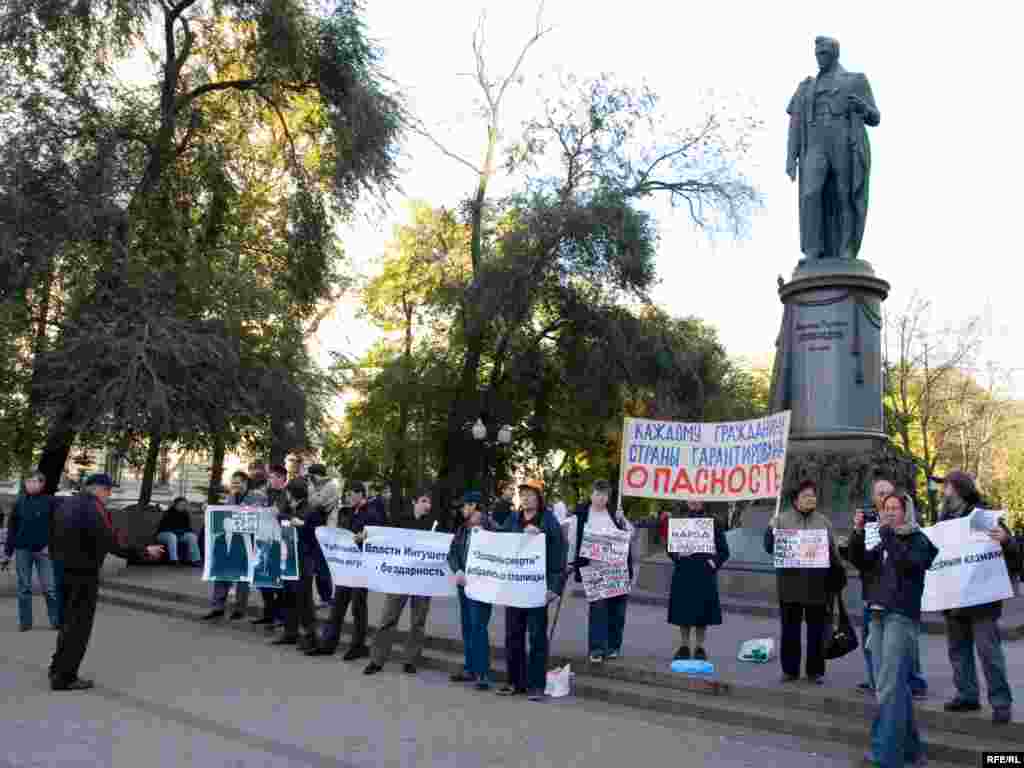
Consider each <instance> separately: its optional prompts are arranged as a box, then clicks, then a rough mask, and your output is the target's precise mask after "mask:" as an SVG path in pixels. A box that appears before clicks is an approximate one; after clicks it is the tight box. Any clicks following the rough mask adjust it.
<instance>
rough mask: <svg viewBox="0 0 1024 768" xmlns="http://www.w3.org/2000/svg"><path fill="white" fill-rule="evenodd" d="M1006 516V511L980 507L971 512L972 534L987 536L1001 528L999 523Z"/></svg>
mask: <svg viewBox="0 0 1024 768" xmlns="http://www.w3.org/2000/svg"><path fill="white" fill-rule="evenodd" d="M1005 516H1006V512H1005V511H1004V510H996V509H981V508H980V507H979V508H977V509H975V510H974V511H973V512H971V514H970V516H969V517H968V519H969V520H970V521H971V533H972V534H975V535H977V534H981V535H987V534H988V532H989V531H994V530H995V529H996V528H998V527H999V521H1000V520H1002V519H1003V517H1005Z"/></svg>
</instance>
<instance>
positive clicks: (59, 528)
mask: <svg viewBox="0 0 1024 768" xmlns="http://www.w3.org/2000/svg"><path fill="white" fill-rule="evenodd" d="M44 481H45V479H44V478H43V477H42V476H41V475H40V474H38V473H36V474H33V475H31V476H29V477H28V478H26V479H25V482H24V492H23V493H22V494H21V495H20V496H19V498H18V500H17V503H16V504H15V508H14V511H13V513H12V514H11V515H10V518H9V520H8V524H7V531H8V534H7V539H6V542H5V550H4V558H3V561H4V567H6V566H7V563H8V562H9V561H10V559H11V558H12V557H13V559H14V561H15V563H16V568H17V577H18V621H19V628H20V629H22V630H28V629H31V627H32V621H33V618H32V572H33V569H34V570H35V572H36V573H37V575H38V578H39V580H40V582H41V583H42V585H43V587H44V592H45V594H46V604H47V610H48V618H49V622H50V626H51V627H53V628H54V629H57V630H59V634H58V639H57V648H56V652H55V653H54V656H53V660H52V662H51V668H50V681H51V686H52V688H53V689H54V690H81V689H85V688H88V687H91V683H90V682H89V681H87V680H83V679H81V678H79V676H78V668H79V665H80V663H81V661H82V657H83V656H84V654H85V650H86V646H87V643H88V638H89V634H90V631H91V627H92V621H93V616H94V613H95V606H96V599H97V589H98V575H99V569H100V567H101V565H102V562H103V558H104V556H105V555H106V553H107V552H113V553H116V554H118V555H120V556H124V557H133V558H148V559H157V558H162V557H165V556H166V557H167V558H168V560H170V561H171V562H183V563H185V564H188V565H195V564H198V563H199V562H200V561H201V557H202V554H201V552H200V548H199V536H198V535H197V534H196V533H195V532H194V531H193V530H192V526H191V521H190V519H189V513H188V510H187V505H186V504H185V503H184V500H183V499H179V500H175V502H174V503H172V505H171V507H170V508H169V509H168V511H167V512H166V514H165V515H164V516H163V518H162V519H161V521H160V523H159V526H158V530H157V532H156V540H157V543H156V544H153V545H149V546H146V547H144V548H142V549H141V550H140V549H132V548H129V547H126V546H124V545H123V542H121V541H120V540H119V538H118V536H117V534H116V532H115V529H114V527H113V525H112V521H111V518H110V513H109V511H108V510H107V507H106V500H107V499H108V498H109V496H110V493H111V486H112V482H111V479H110V478H109V477H108V476H106V475H103V474H98V475H93V476H91V477H90V478H88V479H87V481H86V482H85V487H84V491H83V493H81V494H80V495H78V496H75V497H73V498H72V499H70V500H69V501H68V503H67V504H66V506H64V507H63V508H60V507H58V504H57V502H56V500H55V499H54V498H53V497H51V496H47V495H45V494H44V493H43V487H44ZM517 490H518V496H519V502H520V505H519V507H518V508H516V506H515V504H514V499H515V495H516V493H515V492H516V491H517ZM613 495H614V494H613V488H612V486H611V484H610V483H608V482H607V481H604V480H601V481H598V482H596V483H594V485H593V487H592V489H591V493H590V496H589V499H588V500H586V501H585V502H583V503H581V504H579V505H578V506H577V508H576V509H575V510H573V511H570V512H568V513H567V515H566V517H572V516H575V521H576V522H575V526H574V530H575V533H576V541H575V542H570V541H568V540H567V538H566V536H565V535H564V534H563V528H562V526H561V525H560V520H559V516H558V515H556V513H555V512H554V509H553V508H552V507H551V506H549V505H547V504H546V503H545V499H544V487H543V484H542V483H540V482H538V481H528V482H526V483H523V484H521V485H519V486H518V487H515V486H513V485H512V484H509V485H508V486H507V487H506V488H505V489H504V490H503V493H502V495H501V496H500V497H499V498H498V499H497V500H496V501H495V503H494V504H493V505H491V506H490V508H489V509H488V508H486V505H485V503H484V499H483V497H482V496H481V495H480V494H479V493H478V492H476V491H467V492H466V493H465V494H464V495H463V496H462V498H461V500H460V509H459V512H460V514H459V516H458V519H457V520H455V521H454V522H453V524H451V525H447V524H446V522H447V521H445V520H443V519H442V516H439V515H436V514H434V512H433V509H432V493H431V490H430V489H423V490H421V491H419V492H418V493H417V494H416V495H415V497H414V498H413V499H412V501H411V504H410V506H409V507H408V509H406V510H403V511H402V512H401V513H400V514H398V515H396V516H394V517H392V516H391V515H390V514H389V510H388V505H387V504H386V502H385V499H384V498H382V497H380V496H377V497H371V496H370V495H369V494H368V492H367V488H366V486H365V485H364V484H363V483H361V482H355V483H351V484H350V485H349V487H348V489H347V491H346V493H345V494H344V495H342V494H341V493H340V492H339V489H338V485H337V483H335V482H334V481H331V480H329V479H328V477H327V472H326V469H325V468H324V467H323V466H322V465H314V466H312V467H310V468H309V470H308V472H307V473H306V476H305V477H303V478H295V479H291V480H289V477H288V472H287V470H286V469H285V467H283V466H279V465H274V466H271V467H269V470H264V469H263V468H262V467H260V466H257V467H254V468H250V473H245V472H241V471H239V472H236V473H234V474H233V475H232V477H231V481H230V486H229V493H228V496H227V499H226V502H225V503H227V504H238V505H247V506H263V507H268V506H272V507H274V508H275V509H276V517H277V519H278V521H279V522H280V523H281V524H282V525H286V526H294V527H295V529H296V539H297V543H298V558H299V563H300V565H299V569H298V572H299V578H298V580H296V581H288V582H284V587H283V588H282V589H261V596H262V599H263V614H262V616H261V617H260V618H258V619H255V620H254V621H253V623H254V624H262V625H265V626H266V628H267V630H268V631H269V632H279V634H278V635H277V636H276V637H274V638H273V639H272V642H273V643H274V644H275V645H294V646H296V648H297V649H298V650H299V651H301V652H303V653H306V654H307V655H311V656H320V655H331V654H334V653H336V652H337V650H338V647H339V644H340V639H341V628H342V624H343V623H344V621H345V618H346V616H347V614H348V611H349V608H350V607H351V611H352V624H353V631H352V635H351V641H350V644H349V646H348V648H347V650H346V652H345V654H344V658H345V659H346V660H355V659H361V658H368V659H369V663H368V664H367V666H366V667H365V670H364V672H365V674H367V675H372V674H376V673H377V672H379V671H380V670H381V669H382V668H383V667H384V665H385V664H386V663H387V662H388V660H389V657H390V654H391V649H392V646H393V644H394V640H395V636H396V629H397V626H398V623H399V620H400V619H401V616H402V614H403V612H404V610H405V608H406V606H407V605H408V606H409V610H410V632H409V634H408V640H407V642H406V647H405V654H404V657H403V658H404V662H403V670H404V671H405V672H406V673H409V674H415V673H416V671H417V664H418V663H419V661H420V655H421V652H422V649H423V645H424V639H425V630H426V623H427V619H428V615H429V611H430V604H431V599H430V598H429V597H421V596H410V595H387V596H386V602H385V606H384V611H383V614H382V618H381V621H380V628H379V630H378V631H377V633H376V634H375V635H374V638H373V644H372V646H371V645H370V644H369V643H368V631H367V630H368V615H367V590H366V589H365V588H356V587H346V586H338V587H336V588H334V587H332V585H331V580H330V574H329V571H328V569H327V564H326V560H325V559H324V557H323V554H322V552H321V550H320V546H319V544H318V542H317V538H316V535H315V529H316V528H317V527H318V526H322V525H327V524H328V523H329V522H330V523H331V524H335V523H336V524H337V525H338V526H339V527H341V528H344V529H347V530H349V531H351V532H352V533H353V534H354V540H355V541H356V542H357V543H359V544H361V543H362V542H363V541H364V540H365V538H366V530H365V529H366V528H367V526H394V527H399V528H407V529H415V530H423V531H437V530H440V531H445V530H449V532H451V533H453V534H454V536H453V539H452V542H451V547H450V551H449V553H448V565H449V567H450V569H451V573H452V577H453V579H454V581H455V583H456V585H457V592H458V601H459V611H460V620H461V632H462V640H463V648H464V665H463V669H462V670H460V671H459V672H457V673H456V674H453V675H452V676H451V680H452V682H453V683H472V684H474V685H475V686H476V687H477V688H478V689H480V690H487V689H490V688H491V687H492V686H493V685H494V677H493V674H492V669H491V649H490V639H489V638H490V633H489V624H490V620H491V617H492V615H493V609H494V606H492V605H490V604H488V603H483V602H479V601H477V600H474V599H473V598H471V597H470V596H469V595H468V594H467V593H466V589H465V587H466V558H467V553H468V550H469V543H470V537H471V536H472V534H473V532H474V531H476V530H486V531H505V532H511V533H524V534H541V533H543V534H544V535H545V537H546V563H547V584H546V587H547V602H548V603H551V602H552V601H554V600H555V599H557V598H558V597H560V596H561V595H562V593H563V591H564V589H565V584H566V581H567V579H568V578H572V577H574V578H575V579H576V581H579V580H580V569H581V568H585V567H587V566H588V565H589V564H590V563H589V561H588V560H587V559H585V558H583V557H575V558H574V559H572V560H569V559H568V553H569V552H576V553H578V552H580V551H581V550H582V546H581V545H582V541H583V537H584V535H585V532H586V531H592V532H595V533H598V532H609V531H612V530H617V531H628V532H630V533H633V531H634V529H635V526H634V524H633V523H631V522H630V521H629V520H628V519H627V518H626V517H625V516H624V515H623V513H622V511H621V509H619V510H614V509H613V507H612V506H611V501H612V498H613ZM818 495H819V490H818V488H817V486H816V485H815V483H814V482H813V481H805V482H803V483H801V484H800V486H799V487H798V488H797V489H796V491H795V492H794V493H793V494H792V495H791V496H790V497H789V498H787V499H786V503H785V504H781V505H780V509H779V511H778V512H777V514H776V515H775V517H773V519H772V520H771V523H770V525H769V527H768V529H767V530H766V532H765V535H764V547H765V549H766V551H767V552H769V553H772V552H773V551H774V549H775V536H776V534H775V532H776V531H777V530H779V529H786V530H792V529H808V530H824V531H826V532H827V537H828V549H829V562H830V566H829V567H828V568H827V569H815V568H780V569H777V587H778V600H779V604H780V621H781V642H780V654H779V656H780V663H781V667H782V682H783V683H791V682H793V681H795V680H797V679H798V678H799V677H800V672H801V661H803V669H804V673H805V675H806V677H807V678H808V679H809V680H810V681H812V682H813V683H816V684H822V683H823V681H824V675H825V664H826V661H825V648H824V645H825V642H826V636H827V627H828V625H829V619H830V612H829V605H830V601H831V600H832V599H834V597H835V595H837V594H839V593H841V592H842V590H843V588H844V587H845V586H846V578H847V577H846V568H845V565H844V560H843V557H842V556H841V554H840V551H839V548H838V544H837V542H836V540H835V536H834V534H833V531H832V524H831V522H830V521H829V519H828V518H827V517H825V516H824V515H823V514H821V512H820V511H818V509H817V502H818ZM981 506H983V501H982V499H981V497H980V495H979V493H978V490H977V488H976V486H975V484H974V481H973V479H972V478H971V477H970V476H969V475H967V474H965V473H963V472H959V471H954V472H951V473H950V474H949V475H948V477H947V478H946V479H945V483H944V486H943V505H942V513H941V516H940V520H951V519H955V518H958V517H964V516H967V515H970V514H971V513H972V512H973V510H974V509H975V508H978V507H981ZM683 514H684V515H685V516H687V517H709V516H711V515H709V513H708V512H707V511H706V510H705V508H704V505H703V504H702V503H701V502H687V503H686V505H685V512H684V513H683ZM874 522H877V523H878V534H879V543H878V544H877V546H871V547H869V546H867V544H866V538H867V537H866V528H867V525H868V523H874ZM636 525H637V526H649V527H653V526H657V525H658V522H657V521H654V522H651V521H645V522H642V523H638V524H636ZM852 526H853V533H852V535H851V537H850V540H849V545H848V551H847V556H848V558H849V562H850V563H851V564H852V565H853V566H854V567H855V568H856V569H857V570H859V572H860V575H861V581H862V590H863V599H864V632H863V644H862V647H863V655H864V661H865V670H866V679H865V681H864V682H863V683H862V684H861V685H860V688H861V690H863V691H865V692H870V693H873V694H874V695H875V696H876V698H877V701H878V704H879V710H878V715H877V717H876V719H875V721H874V723H873V725H872V730H871V744H872V747H871V752H870V753H869V755H868V756H867V757H868V758H869V759H870V760H871V761H872V762H875V763H877V764H880V765H882V766H897V765H903V764H904V763H919V762H920V761H921V760H923V753H922V751H921V743H920V737H919V734H918V732H917V728H916V725H915V721H914V714H913V700H914V699H920V698H922V697H923V696H925V695H926V692H927V680H926V679H925V678H924V676H923V674H922V669H921V656H920V632H921V601H922V593H923V589H924V581H925V574H926V572H927V571H928V569H929V568H930V567H931V564H932V561H933V560H934V559H935V557H936V554H937V550H936V548H935V546H934V545H933V544H932V542H931V541H930V540H929V538H928V537H927V536H926V535H924V534H923V533H922V532H921V529H920V527H919V524H918V522H917V515H916V511H915V508H914V503H913V500H912V498H911V496H910V495H909V494H908V493H907V492H906V491H905V490H901V489H897V488H896V487H895V486H894V485H893V483H892V482H891V481H890V480H888V479H887V478H882V477H880V478H878V479H877V480H876V482H875V483H874V486H873V508H872V509H870V510H858V511H857V512H856V514H855V516H854V517H853V520H852ZM989 536H990V537H991V538H992V540H993V541H994V542H996V543H998V544H999V545H1000V547H1001V548H1002V551H1003V555H1004V558H1005V561H1006V563H1007V566H1008V568H1009V569H1010V570H1011V572H1012V573H1013V574H1014V575H1016V574H1017V573H1019V571H1020V569H1021V549H1020V547H1019V546H1018V543H1017V542H1016V541H1015V539H1014V538H1013V536H1011V534H1010V531H1009V529H1008V528H1007V527H1006V525H1005V524H1004V523H1002V522H1000V523H999V525H998V526H997V527H996V528H995V529H994V530H992V531H991V532H990V533H989ZM665 538H666V539H667V536H666V537H665ZM714 542H715V546H714V548H713V550H714V551H713V553H709V552H703V553H696V554H690V555H680V554H678V553H675V552H670V553H669V555H670V557H671V559H672V561H673V575H672V582H671V590H670V594H669V607H668V617H667V618H668V622H669V623H670V624H673V625H675V626H678V627H679V629H680V636H681V644H680V646H679V648H678V650H677V651H676V653H675V658H676V659H696V660H706V659H708V656H709V654H708V652H707V629H708V627H713V626H717V625H720V624H721V623H722V608H721V602H720V598H719V590H718V572H719V570H720V569H721V568H722V566H723V565H724V564H725V562H726V561H727V560H728V558H729V547H728V542H727V539H726V536H725V527H724V526H723V525H722V524H721V522H720V521H718V520H717V519H715V520H714ZM573 544H575V546H572V545H573ZM182 550H183V551H182ZM180 551H182V554H179V552H180ZM627 565H628V570H629V575H630V579H631V580H633V579H634V564H633V562H632V558H631V557H630V558H629V559H628V561H627ZM232 588H233V589H234V591H235V603H234V608H233V610H232V611H231V613H230V614H229V618H230V619H235V620H237V619H241V618H242V617H243V616H244V615H245V614H246V612H247V606H248V599H249V585H248V584H246V583H244V582H239V583H231V582H225V581H217V582H214V583H213V584H212V586H211V598H210V599H211V609H210V612H209V613H208V614H207V615H206V616H205V617H204V619H206V620H213V619H217V618H222V617H225V616H226V615H227V603H228V598H229V593H230V591H231V589H232ZM314 592H316V593H318V594H319V596H320V599H321V601H322V602H324V603H329V604H330V616H329V618H328V620H327V621H326V623H325V625H324V626H323V628H322V629H321V630H320V631H318V629H317V622H316V616H315V604H314ZM628 601H629V597H628V595H619V596H616V597H610V598H607V599H603V600H596V601H594V602H591V603H589V606H588V607H589V622H588V648H589V658H590V661H591V663H592V664H602V663H604V662H605V661H606V660H614V659H616V658H619V657H620V656H621V655H622V650H623V635H624V631H625V626H626V609H627V605H628ZM505 612H506V613H505V632H506V636H505V649H506V662H507V673H508V674H507V683H506V684H505V685H502V686H501V687H499V688H498V689H497V693H499V694H500V695H506V696H514V695H526V696H528V697H530V698H531V699H535V700H537V699H542V698H543V692H544V687H545V676H546V671H547V662H548V642H549V638H548V609H547V606H540V607H535V608H513V607H506V608H505ZM1000 616H1001V603H990V604H986V605H978V606H972V607H969V608H959V609H954V610H949V611H946V612H945V613H944V620H945V625H946V636H947V641H948V651H949V659H950V663H951V665H952V668H953V679H954V684H955V687H956V692H957V693H956V696H955V698H954V699H952V700H951V701H949V702H947V703H946V704H945V709H946V711H948V712H954V713H956V712H971V711H976V710H978V709H980V706H981V704H980V702H981V696H980V692H979V686H978V679H977V671H976V667H975V652H977V654H978V656H979V657H980V659H981V666H982V671H983V673H984V676H985V679H986V681H987V684H988V699H989V703H990V705H991V707H992V713H993V714H992V718H993V721H994V722H995V723H1000V724H1001V723H1007V722H1009V721H1010V719H1011V707H1012V700H1013V697H1012V694H1011V690H1010V685H1009V682H1008V679H1007V670H1006V659H1005V655H1004V652H1003V648H1002V638H1001V634H1000V631H999V624H998V621H999V618H1000ZM804 627H806V642H805V643H803V642H802V638H801V634H802V630H803V628H804Z"/></svg>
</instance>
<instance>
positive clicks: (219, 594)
mask: <svg viewBox="0 0 1024 768" xmlns="http://www.w3.org/2000/svg"><path fill="white" fill-rule="evenodd" d="M224 503H225V504H227V505H228V506H250V507H265V506H266V505H267V496H266V494H262V495H256V494H250V493H249V476H248V475H247V474H246V473H245V472H243V471H242V470H238V471H237V472H235V473H234V474H232V475H231V484H230V486H229V493H228V497H227V499H225V501H224ZM210 556H212V553H209V552H208V553H207V557H210ZM232 584H234V587H235V610H234V611H232V612H231V619H232V620H233V621H234V620H237V619H241V618H243V617H244V616H245V612H246V609H247V608H248V607H249V585H248V584H246V583H245V582H242V581H239V582H230V581H215V582H214V583H213V588H212V593H211V596H210V607H211V609H210V612H209V613H207V614H206V615H205V616H203V617H202V620H203V621H211V620H212V619H219V618H221V617H223V616H224V613H225V609H226V607H227V602H228V593H229V592H230V591H231V586H232ZM264 605H266V603H264Z"/></svg>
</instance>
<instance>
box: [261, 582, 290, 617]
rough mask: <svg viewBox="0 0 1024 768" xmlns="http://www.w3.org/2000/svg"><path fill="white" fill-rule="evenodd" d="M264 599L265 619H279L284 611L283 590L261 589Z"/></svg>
mask: <svg viewBox="0 0 1024 768" xmlns="http://www.w3.org/2000/svg"><path fill="white" fill-rule="evenodd" d="M260 597H262V598H263V618H265V619H279V618H281V613H282V611H283V609H284V590H283V589H260Z"/></svg>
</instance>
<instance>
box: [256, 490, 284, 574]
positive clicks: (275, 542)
mask: <svg viewBox="0 0 1024 768" xmlns="http://www.w3.org/2000/svg"><path fill="white" fill-rule="evenodd" d="M253 551H254V552H255V555H256V556H255V557H254V558H253V559H252V561H251V562H250V565H251V566H252V574H251V577H250V579H249V581H251V582H252V585H253V587H255V588H256V589H282V588H283V587H284V582H283V581H282V579H281V574H282V571H283V570H284V561H285V559H286V558H287V557H288V550H287V549H285V546H284V540H283V538H282V536H281V524H280V523H279V522H278V521H277V510H276V509H274V508H272V507H267V508H264V509H260V510H258V511H257V525H256V533H255V535H254V536H253Z"/></svg>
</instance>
